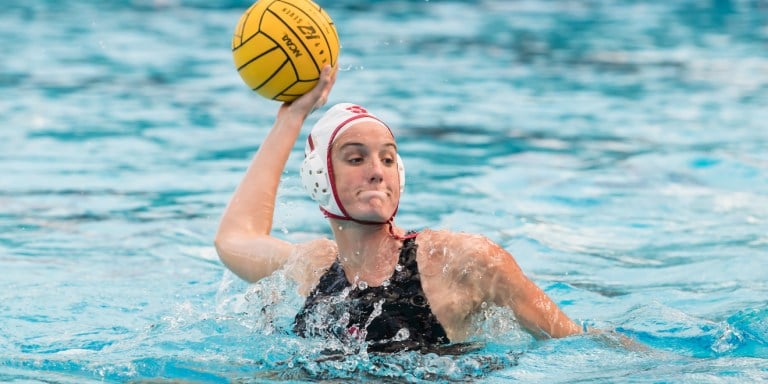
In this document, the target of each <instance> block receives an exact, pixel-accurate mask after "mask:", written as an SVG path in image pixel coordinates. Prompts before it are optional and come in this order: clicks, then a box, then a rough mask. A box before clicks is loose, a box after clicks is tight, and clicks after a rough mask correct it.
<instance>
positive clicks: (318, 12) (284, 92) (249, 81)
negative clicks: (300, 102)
mask: <svg viewBox="0 0 768 384" xmlns="http://www.w3.org/2000/svg"><path fill="white" fill-rule="evenodd" d="M232 55H233V56H234V60H235V68H237V72H238V73H239V74H240V77H241V78H242V79H243V81H244V82H245V84H246V85H247V86H248V87H250V88H251V89H252V90H254V91H255V92H256V93H258V94H259V95H261V96H264V97H266V98H268V99H273V100H278V101H292V100H294V99H296V98H297V97H299V96H301V95H303V94H305V93H307V92H308V91H310V90H311V89H312V88H313V87H314V86H315V84H317V81H318V80H319V79H320V71H321V70H322V69H323V67H324V66H325V65H326V64H328V65H331V66H334V65H336V60H337V58H338V55H339V36H338V34H337V33H336V26H335V25H334V24H333V20H331V18H330V16H328V14H327V13H326V12H325V11H324V10H323V9H322V8H321V7H320V6H319V5H317V4H315V3H314V2H312V1H310V0H258V1H256V2H255V3H254V4H253V5H251V7H250V8H248V9H247V10H246V11H245V12H244V13H243V15H242V16H241V17H240V21H239V22H238V23H237V27H236V28H235V33H234V36H233V38H232Z"/></svg>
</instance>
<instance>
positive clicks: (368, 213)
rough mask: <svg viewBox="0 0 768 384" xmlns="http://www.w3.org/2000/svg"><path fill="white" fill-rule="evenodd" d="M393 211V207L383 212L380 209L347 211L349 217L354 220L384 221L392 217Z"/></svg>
mask: <svg viewBox="0 0 768 384" xmlns="http://www.w3.org/2000/svg"><path fill="white" fill-rule="evenodd" d="M393 212H394V209H390V210H388V211H387V212H383V211H380V210H359V211H356V212H348V213H349V215H350V216H351V217H353V218H354V219H356V220H362V221H380V222H385V221H387V220H389V218H390V217H392V213H393Z"/></svg>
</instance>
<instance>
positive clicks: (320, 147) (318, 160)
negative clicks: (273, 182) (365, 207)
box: [300, 103, 405, 224]
mask: <svg viewBox="0 0 768 384" xmlns="http://www.w3.org/2000/svg"><path fill="white" fill-rule="evenodd" d="M362 122H373V123H377V124H380V125H381V126H383V127H385V128H387V129H388V130H389V132H390V133H392V130H391V129H389V127H388V126H387V125H386V124H384V122H383V121H381V120H380V119H379V118H378V117H376V116H374V115H372V114H370V113H368V111H367V110H366V109H365V108H363V107H361V106H359V105H355V104H351V103H340V104H336V105H334V106H333V107H331V108H330V109H329V110H328V111H326V112H325V114H323V116H322V117H320V119H319V120H318V121H317V123H315V125H314V126H313V127H312V131H310V133H309V136H308V137H307V144H306V146H305V148H304V162H303V163H302V164H301V171H300V173H301V183H302V184H303V185H304V189H306V190H307V192H309V194H310V196H312V200H314V201H316V202H317V203H318V204H320V208H321V210H322V211H323V212H324V213H325V215H326V216H328V217H332V218H336V219H342V220H352V221H355V222H360V223H363V224H383V223H376V222H362V221H359V220H355V219H353V218H351V217H350V216H349V215H348V214H347V212H346V210H345V209H344V207H343V206H342V204H341V201H340V200H339V198H338V194H337V192H336V184H335V182H334V180H333V166H332V164H331V153H330V151H331V146H332V145H333V142H334V141H335V140H336V138H337V137H339V135H341V133H342V132H344V131H345V130H346V129H347V128H349V127H351V126H353V125H355V124H357V123H362ZM393 136H394V135H393ZM397 168H398V172H399V175H400V191H401V192H402V191H403V189H404V188H405V169H404V168H403V162H402V160H401V159H400V156H399V155H398V156H397ZM396 212H397V209H395V212H394V213H393V214H392V216H393V217H394V215H395V213H396ZM391 219H392V218H390V220H391Z"/></svg>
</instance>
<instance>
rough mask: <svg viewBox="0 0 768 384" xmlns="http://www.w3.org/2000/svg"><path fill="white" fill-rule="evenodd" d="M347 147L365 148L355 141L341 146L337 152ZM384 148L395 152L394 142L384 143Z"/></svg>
mask: <svg viewBox="0 0 768 384" xmlns="http://www.w3.org/2000/svg"><path fill="white" fill-rule="evenodd" d="M348 147H366V145H365V144H363V143H358V142H356V141H350V142H347V143H344V144H342V145H341V146H340V147H339V148H338V150H339V151H341V150H344V149H345V148H348ZM384 147H392V148H393V149H394V150H395V152H397V144H395V143H394V142H391V143H386V144H384Z"/></svg>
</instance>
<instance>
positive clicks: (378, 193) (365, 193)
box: [358, 190, 389, 199]
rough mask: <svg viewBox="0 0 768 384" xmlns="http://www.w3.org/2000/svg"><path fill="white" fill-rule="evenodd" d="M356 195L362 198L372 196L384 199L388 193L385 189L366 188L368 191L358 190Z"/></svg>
mask: <svg viewBox="0 0 768 384" xmlns="http://www.w3.org/2000/svg"><path fill="white" fill-rule="evenodd" d="M358 196H359V197H360V198H363V199H373V198H377V197H378V198H381V199H385V198H387V197H388V196H389V193H387V192H386V191H378V190H368V191H360V192H359V193H358Z"/></svg>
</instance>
